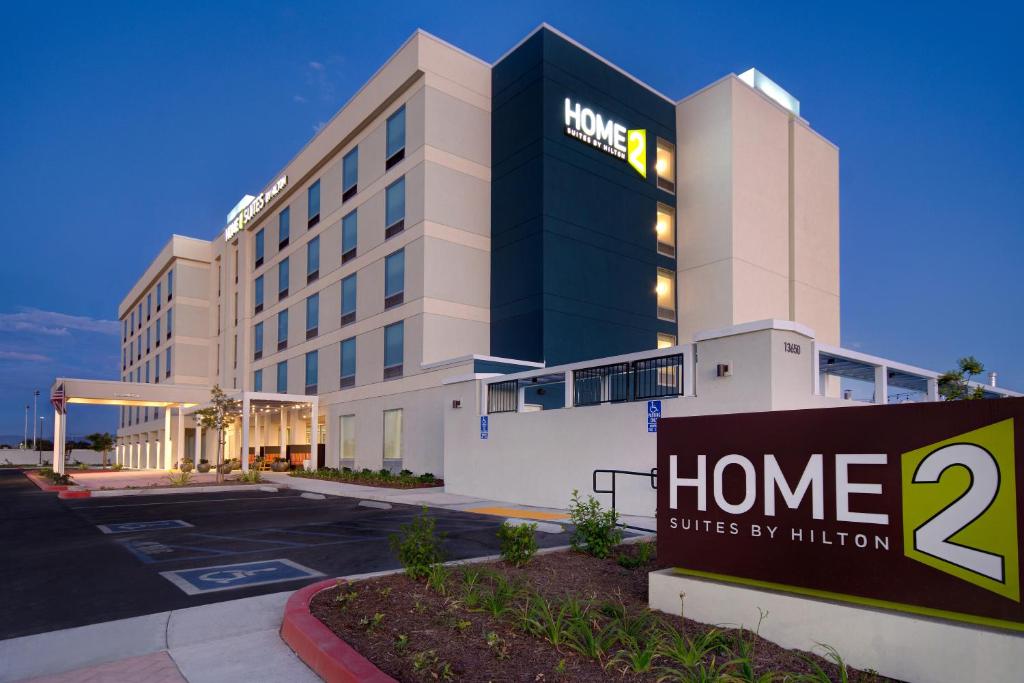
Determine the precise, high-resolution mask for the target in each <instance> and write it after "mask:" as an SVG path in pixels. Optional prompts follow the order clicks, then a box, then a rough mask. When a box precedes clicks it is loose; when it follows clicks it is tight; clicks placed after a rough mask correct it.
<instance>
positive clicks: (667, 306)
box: [654, 268, 676, 321]
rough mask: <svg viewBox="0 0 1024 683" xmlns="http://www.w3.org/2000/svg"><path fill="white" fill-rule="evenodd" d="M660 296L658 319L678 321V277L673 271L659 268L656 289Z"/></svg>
mask: <svg viewBox="0 0 1024 683" xmlns="http://www.w3.org/2000/svg"><path fill="white" fill-rule="evenodd" d="M654 291H655V292H656V293H657V295H658V318H660V319H661V320H673V321H674V320H675V319H676V276H675V273H673V272H672V271H671V270H665V269H664V268H658V284H657V286H656V287H655V288H654Z"/></svg>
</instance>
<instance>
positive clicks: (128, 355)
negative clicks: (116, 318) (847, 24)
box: [121, 308, 174, 370]
mask: <svg viewBox="0 0 1024 683" xmlns="http://www.w3.org/2000/svg"><path fill="white" fill-rule="evenodd" d="M163 321H166V323H165V325H166V330H167V333H166V335H167V339H170V338H171V334H172V333H173V332H174V309H171V308H168V309H167V313H166V314H164V317H163V318H157V319H156V322H155V323H153V325H150V326H149V327H147V328H146V335H145V339H146V350H145V351H143V350H142V339H143V336H142V334H141V333H139V336H138V338H137V339H131V340H129V342H128V346H124V347H122V348H121V369H122V370H125V369H127V368H129V367H131V366H132V365H134V363H135V361H137V360H142V356H143V354H144V353H149V352H150V350H151V349H152V348H153V347H154V346H155V347H156V348H160V340H161V339H162V336H161V330H160V323H161V322H163ZM153 332H156V334H153ZM154 341H155V344H154Z"/></svg>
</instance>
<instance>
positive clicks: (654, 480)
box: [591, 467, 658, 533]
mask: <svg viewBox="0 0 1024 683" xmlns="http://www.w3.org/2000/svg"><path fill="white" fill-rule="evenodd" d="M598 474H610V475H612V487H611V488H610V489H599V488H597V475H598ZM617 474H626V475H630V476H634V477H647V478H649V479H650V480H651V488H652V489H654V490H655V491H657V490H658V468H657V467H652V468H651V471H650V472H634V471H632V470H594V472H593V473H592V474H591V488H592V489H593V490H594V493H610V494H612V510H614V509H615V475H617ZM619 526H621V527H625V528H627V529H636V530H637V531H649V532H651V533H655V532H656V531H657V530H656V529H647V528H645V527H641V526H633V525H631V524H619Z"/></svg>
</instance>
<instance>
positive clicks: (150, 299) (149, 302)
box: [146, 293, 153, 321]
mask: <svg viewBox="0 0 1024 683" xmlns="http://www.w3.org/2000/svg"><path fill="white" fill-rule="evenodd" d="M152 315H153V295H152V293H150V294H147V295H146V320H147V321H148V320H149V319H150V318H151V317H152Z"/></svg>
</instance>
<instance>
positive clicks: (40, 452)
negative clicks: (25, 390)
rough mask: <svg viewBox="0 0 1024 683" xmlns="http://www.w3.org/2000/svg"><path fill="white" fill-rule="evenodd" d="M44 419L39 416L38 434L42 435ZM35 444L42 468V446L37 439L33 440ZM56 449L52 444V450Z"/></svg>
mask: <svg viewBox="0 0 1024 683" xmlns="http://www.w3.org/2000/svg"><path fill="white" fill-rule="evenodd" d="M36 393H37V394H38V393H39V392H38V391H37V392H36ZM45 419H46V418H45V417H43V416H42V415H40V416H39V433H40V434H42V433H43V420H45ZM35 442H36V450H37V451H38V452H39V465H40V466H42V464H43V448H42V444H41V443H40V442H39V439H35ZM56 447H57V446H56V444H54V448H56Z"/></svg>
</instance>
